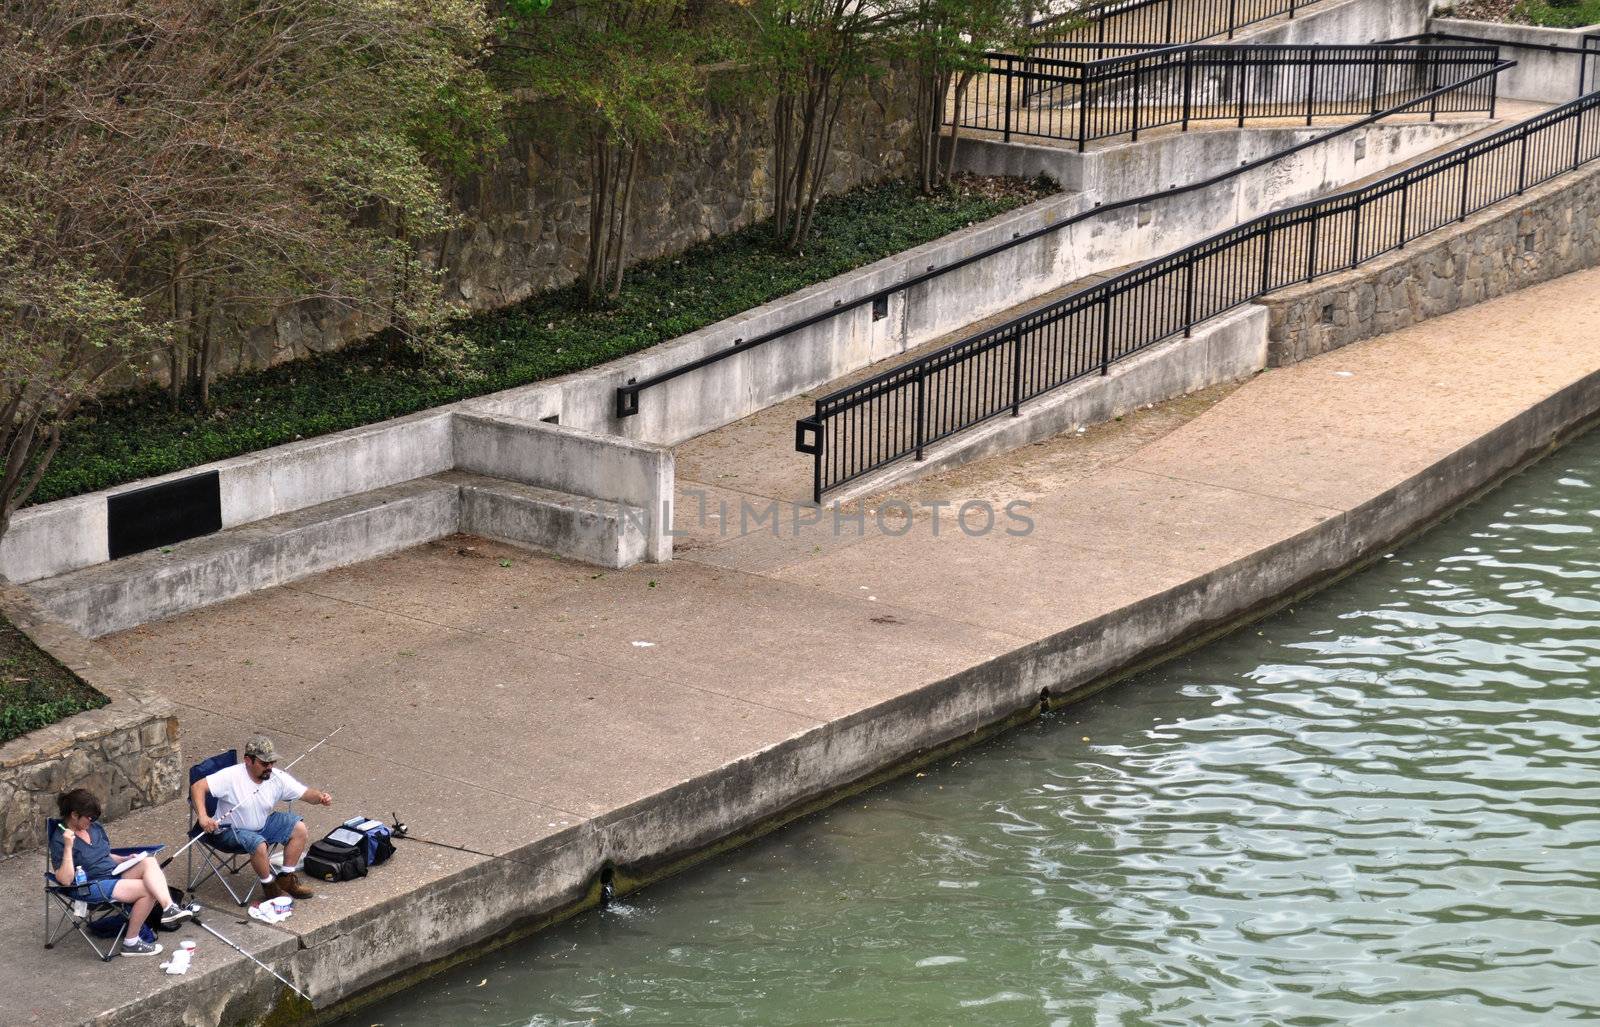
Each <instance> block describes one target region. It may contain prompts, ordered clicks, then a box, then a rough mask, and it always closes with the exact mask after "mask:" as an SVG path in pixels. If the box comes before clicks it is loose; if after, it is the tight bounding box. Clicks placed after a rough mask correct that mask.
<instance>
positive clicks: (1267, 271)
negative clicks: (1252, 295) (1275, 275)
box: [1256, 221, 1272, 296]
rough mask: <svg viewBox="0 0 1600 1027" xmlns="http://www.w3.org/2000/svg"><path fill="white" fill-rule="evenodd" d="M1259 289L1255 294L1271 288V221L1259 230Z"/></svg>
mask: <svg viewBox="0 0 1600 1027" xmlns="http://www.w3.org/2000/svg"><path fill="white" fill-rule="evenodd" d="M1261 237H1262V238H1261V291H1260V292H1258V293H1257V294H1256V295H1258V296H1259V295H1261V293H1264V292H1267V291H1268V290H1270V289H1271V288H1272V222H1271V221H1268V222H1267V224H1266V227H1265V228H1263V229H1262V230H1261Z"/></svg>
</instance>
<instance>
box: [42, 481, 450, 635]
mask: <svg viewBox="0 0 1600 1027" xmlns="http://www.w3.org/2000/svg"><path fill="white" fill-rule="evenodd" d="M458 491H459V490H458V487H457V486H456V485H454V484H452V483H450V482H444V481H439V480H437V479H433V478H419V479H416V480H414V481H408V482H402V483H401V484H399V485H391V486H389V487H387V488H381V489H375V490H373V491H371V492H364V493H361V494H360V495H356V496H350V497H348V498H345V499H337V500H334V501H333V502H331V503H322V504H319V505H317V506H312V507H307V508H306V509H304V510H296V511H294V512H293V513H287V514H280V515H279V516H277V517H269V518H266V519H265V520H260V521H252V522H250V523H249V524H243V525H240V526H239V527H236V528H227V529H225V530H223V531H219V532H217V533H216V534H213V535H206V536H204V537H202V538H196V539H190V540H188V541H186V542H180V543H178V544H176V545H172V546H165V547H163V548H161V549H155V550H151V551H149V552H146V553H139V554H138V555H135V556H129V557H126V558H124V559H121V560H113V561H111V562H109V563H102V564H97V565H95V566H93V567H85V568H83V569H82V570H77V571H72V572H70V573H68V574H62V575H60V576H58V577H54V578H45V579H42V580H40V581H35V582H32V583H30V584H28V585H27V586H26V588H27V589H28V591H30V592H31V593H33V595H34V596H35V597H36V598H37V599H38V600H39V602H40V603H42V604H43V605H44V607H45V608H46V609H47V610H49V611H50V612H51V613H52V614H54V615H55V616H57V617H60V618H61V619H62V620H65V621H66V622H67V623H68V624H71V625H72V626H73V627H74V628H76V629H77V630H78V631H80V632H82V633H83V634H85V635H87V636H89V637H90V638H96V637H99V636H100V635H106V634H110V633H111V632H114V631H122V630H124V629H126V628H131V627H134V626H136V625H139V624H145V623H148V622H150V621H153V620H160V619H162V618H164V617H171V616H174V615H175V614H179V613H183V612H184V611H186V610H193V609H196V608H197V607H201V606H208V605H210V604H212V603H219V602H222V601H223V600H225V599H232V598H235V597H236V596H241V595H244V594H246V593H248V592H254V591H256V590H257V589H262V588H271V587H272V586H274V585H282V584H285V583H286V582H290V581H294V580H296V579H297V578H303V577H306V576H308V575H311V574H317V573H319V572H321V571H325V570H331V569H333V568H335V567H343V566H345V565H347V564H352V563H356V562H358V561H361V560H370V559H372V558H373V557H377V556H384V555H386V554H388V553H393V552H395V551H397V550H401V549H406V548H408V547H410V546H415V545H420V544H421V543H423V542H430V541H432V540H434V539H438V538H443V537H445V536H446V535H451V534H454V533H455V531H456V530H457V529H456V526H457V523H458V520H459V517H458V503H459V497H458V494H457V493H458Z"/></svg>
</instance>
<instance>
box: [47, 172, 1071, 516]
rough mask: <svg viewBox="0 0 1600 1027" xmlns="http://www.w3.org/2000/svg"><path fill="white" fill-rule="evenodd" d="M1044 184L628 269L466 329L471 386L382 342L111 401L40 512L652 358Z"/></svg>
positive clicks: (907, 193)
mask: <svg viewBox="0 0 1600 1027" xmlns="http://www.w3.org/2000/svg"><path fill="white" fill-rule="evenodd" d="M1055 188H1056V187H1055V186H1054V185H1053V184H1052V183H1049V182H1045V181H1038V182H1022V181H1017V180H997V179H976V178H966V179H962V180H960V181H959V182H958V183H957V184H956V185H955V187H954V188H952V189H950V190H947V191H945V192H943V193H941V194H939V195H936V196H933V197H924V196H921V195H920V194H919V193H918V192H917V191H916V190H915V189H913V188H911V187H910V186H909V185H907V184H905V183H890V184H886V185H877V186H870V187H866V188H862V189H857V190H854V191H852V192H850V193H847V194H845V195H843V196H837V197H832V198H829V199H826V200H824V201H823V202H822V203H821V204H820V205H819V207H818V211H817V217H816V231H815V235H814V238H813V239H812V241H811V242H810V244H809V245H807V246H806V247H805V249H804V250H803V251H802V252H799V253H784V252H781V251H779V250H777V249H775V248H774V247H772V246H771V245H770V244H769V242H768V240H769V237H770V229H769V228H768V226H766V225H757V226H752V227H751V228H748V229H746V230H744V231H741V232H737V233H734V234H732V235H729V236H725V237H722V238H719V239H714V240H711V241H709V242H706V243H703V244H701V245H699V246H696V247H694V248H692V249H690V250H688V251H687V252H685V253H683V254H681V255H680V256H678V257H674V258H664V259H660V260H653V261H649V262H646V263H643V264H640V265H639V266H638V267H636V268H634V269H632V270H630V272H629V275H628V279H627V281H626V284H625V285H624V287H623V290H622V294H621V296H620V297H619V298H618V299H617V301H616V302H615V303H613V304H611V305H610V306H608V307H606V308H604V309H599V310H596V309H592V308H589V307H586V306H585V305H584V303H583V301H582V296H581V293H580V291H579V290H578V289H577V288H570V289H562V290H558V291H555V292H551V293H546V294H543V295H540V296H536V297H534V298H532V299H530V300H528V301H527V302H525V303H522V304H519V305H517V306H515V307H511V308H507V309H505V310H500V311H494V312H490V313H485V314H481V315H478V316H474V317H472V318H469V319H467V320H465V321H464V322H463V323H462V324H461V325H459V326H458V330H459V331H462V332H464V333H465V334H467V335H468V336H469V337H470V338H471V339H472V340H473V342H474V343H475V345H476V352H475V354H474V356H473V357H472V358H471V360H470V372H471V373H470V376H457V377H452V378H441V377H439V376H438V375H436V374H433V373H430V371H429V370H428V369H427V368H426V367H424V366H421V365H420V364H419V363H418V361H417V359H416V358H415V357H414V356H412V355H409V354H408V353H406V352H403V351H398V350H397V349H396V348H394V347H391V346H388V345H387V344H385V343H384V342H383V341H381V340H375V341H370V342H366V343H362V344H359V345H356V346H352V347H349V348H346V349H343V350H340V351H339V352H337V353H329V354H323V355H319V356H316V357H311V358H308V359H304V360H297V361H293V362H290V363H286V364H281V365H279V366H277V367H273V368H269V369H267V370H264V371H254V372H249V373H245V374H239V375H234V376H231V377H227V378H223V379H221V380H219V381H218V382H217V384H216V385H215V386H214V388H213V390H212V399H213V409H212V411H211V413H209V414H206V413H202V412H200V411H197V410H181V411H179V412H176V413H174V412H173V411H172V410H171V409H169V407H168V405H167V400H166V397H165V395H164V394H163V393H161V392H160V391H159V390H158V389H155V388H146V389H139V390H133V391H129V392H126V393H120V394H117V395H115V396H111V397H108V398H106V399H104V400H102V401H101V402H99V403H97V404H94V405H93V406H90V407H86V408H85V409H84V410H83V412H82V413H80V414H79V415H78V416H77V417H75V418H74V419H73V420H72V422H71V423H69V424H68V425H67V426H66V428H65V430H64V432H63V441H62V446H61V451H60V452H59V453H58V454H57V456H56V458H55V461H54V462H53V463H52V464H51V466H50V469H49V471H48V473H47V474H46V476H45V478H44V480H43V481H42V482H41V483H40V485H39V488H38V491H37V492H36V493H35V494H34V496H33V500H32V501H33V502H35V503H42V502H47V501H49V500H53V499H64V498H66V497H68V496H75V495H79V494H82V493H84V492H93V491H95V490H97V489H103V488H109V487H111V486H113V485H119V484H122V483H124V482H128V481H134V480H136V479H139V478H144V477H149V476H150V475H155V474H166V473H168V472H171V471H178V470H182V469H184V468H186V467H193V466H195V465H197V464H203V463H208V462H210V461H212V460H221V459H225V458H227V457H231V456H238V455H240V454H242V453H248V452H251V451H253V450H257V449H263V448H265V447H268V446H276V445H281V444H282V443H285V442H292V441H294V440H296V439H302V438H310V437H312V436H316V435H325V434H328V433H329V432H335V431H342V430H344V429H347V428H355V427H359V426H361V425H364V424H372V423H373V422H376V421H381V420H384V419H386V418H391V417H399V416H401V415H404V414H409V413H414V412H416V411H418V410H425V409H427V408H429V407H434V406H438V405H440V404H443V403H449V402H453V401H455V400H460V399H466V398H468V397H471V396H479V395H483V394H485V393H489V392H495V391H498V390H500V389H508V388H512V387H514V386H518V385H526V384H528V383H530V382H536V381H540V380H541V379H545V378H552V377H556V376H558V375H562V374H569V373H571V372H573V371H580V370H583V369H585V368H589V367H593V366H595V365H597V364H601V363H604V362H605V361H608V360H613V359H615V358H617V357H621V356H626V355H627V354H629V353H635V352H638V351H639V350H642V349H646V348H648V347H650V346H654V345H656V344H658V343H661V342H664V341H666V340H668V339H672V338H675V337H677V336H679V335H683V334H684V333H686V332H690V331H693V330H695V329H697V328H701V327H704V326H705V325H708V324H712V323H715V322H717V321H720V320H722V319H723V318H726V317H730V316H732V315H734V314H737V313H740V312H741V311H745V310H749V309H750V308H752V307H755V306H759V305H760V304H762V303H765V302H767V301H769V300H772V299H775V298H777V297H779V296H783V295H785V294H787V293H791V292H794V291H795V290H797V289H802V288H805V287H806V286H808V285H813V284H815V283H817V282H821V281H824V280H826V279H828V278H831V277H833V276H834V275H838V274H842V273H844V272H846V271H849V270H852V269H854V268H858V267H862V266H864V265H866V264H870V263H872V262H873V261H875V260H879V259H881V258H883V257H886V256H890V255H891V254H895V253H899V252H902V251H904V250H907V249H910V248H912V247H914V246H918V245H920V244H922V243H925V242H929V241H931V240H933V239H937V238H939V237H940V236H943V235H947V234H949V233H950V232H953V231H956V230H957V229H960V228H965V227H967V226H968V225H971V224H975V223H977V222H979V221H983V220H985V219H987V218H991V217H994V216H996V215H999V214H1003V213H1005V212H1006V211H1009V210H1014V209H1016V208H1017V207H1020V206H1023V205H1025V204H1027V203H1031V202H1033V201H1034V200H1036V199H1039V198H1041V197H1043V196H1046V195H1048V194H1050V193H1051V192H1054V191H1055Z"/></svg>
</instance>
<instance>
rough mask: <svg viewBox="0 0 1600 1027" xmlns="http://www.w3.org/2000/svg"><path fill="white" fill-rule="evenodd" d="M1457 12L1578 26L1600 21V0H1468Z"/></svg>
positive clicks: (1562, 26) (1491, 18)
mask: <svg viewBox="0 0 1600 1027" xmlns="http://www.w3.org/2000/svg"><path fill="white" fill-rule="evenodd" d="M1454 13H1455V14H1456V16H1458V17H1461V18H1472V19H1475V20H1478V21H1503V22H1509V23H1511V24H1514V25H1539V26H1543V27H1545V28H1555V29H1576V28H1583V27H1584V26H1586V25H1596V24H1600V0H1466V2H1464V3H1460V4H1457V5H1456V9H1455V12H1454Z"/></svg>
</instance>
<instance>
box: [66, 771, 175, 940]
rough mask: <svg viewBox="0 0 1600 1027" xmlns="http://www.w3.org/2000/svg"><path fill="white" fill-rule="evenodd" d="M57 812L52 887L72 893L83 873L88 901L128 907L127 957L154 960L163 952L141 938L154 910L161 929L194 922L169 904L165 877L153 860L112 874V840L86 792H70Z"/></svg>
mask: <svg viewBox="0 0 1600 1027" xmlns="http://www.w3.org/2000/svg"><path fill="white" fill-rule="evenodd" d="M56 805H57V807H59V809H60V810H61V831H60V832H59V833H57V834H56V835H54V836H53V837H52V838H51V839H50V868H51V870H52V872H54V874H55V878H56V883H58V884H60V885H61V886H62V887H64V888H70V887H72V885H73V882H74V880H75V878H76V876H77V872H78V868H79V867H82V868H83V872H84V876H85V877H86V878H87V879H88V884H87V885H86V886H85V887H86V889H87V892H86V894H87V900H88V901H90V902H121V903H124V904H127V905H128V906H129V907H130V908H129V910H128V929H127V933H126V936H125V937H124V938H123V941H122V954H123V955H125V956H153V955H155V954H156V953H158V952H160V951H161V946H160V945H152V944H150V943H149V942H146V941H142V940H140V938H139V933H140V930H141V929H142V928H143V927H144V922H145V920H146V918H148V917H149V916H150V911H151V910H152V909H160V910H161V922H162V924H164V925H171V924H177V923H180V922H182V921H184V920H190V919H193V917H194V913H192V912H191V911H189V910H187V909H184V908H183V907H181V906H179V905H178V904H177V903H175V902H173V901H172V893H171V892H170V891H168V890H167V878H166V875H165V874H163V873H162V872H161V867H160V866H158V865H157V864H156V861H155V859H153V858H152V857H150V856H146V857H145V858H144V859H141V860H139V861H138V862H137V863H134V864H132V865H131V866H128V867H125V868H123V871H122V873H121V874H118V873H116V870H117V860H116V858H115V857H113V856H112V855H111V840H110V839H109V838H107V837H106V832H105V828H103V827H101V826H100V825H99V823H97V821H98V820H99V819H100V800H99V799H97V798H95V796H94V793H93V792H91V791H89V790H88V789H87V788H74V789H73V790H72V791H70V792H62V793H61V794H60V795H59V796H57V797H56Z"/></svg>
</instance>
